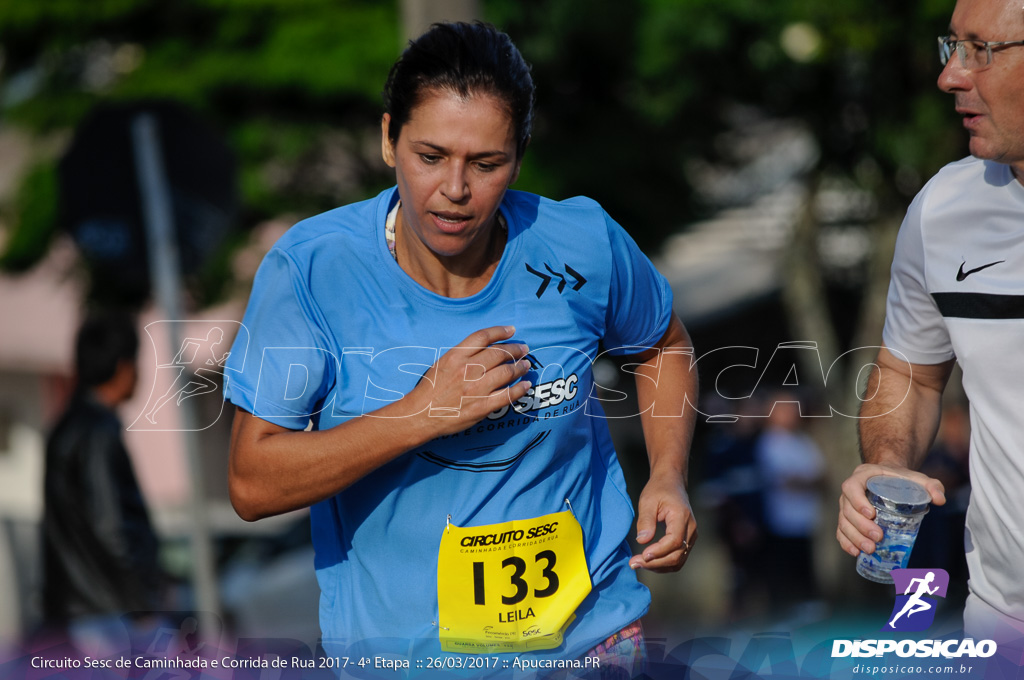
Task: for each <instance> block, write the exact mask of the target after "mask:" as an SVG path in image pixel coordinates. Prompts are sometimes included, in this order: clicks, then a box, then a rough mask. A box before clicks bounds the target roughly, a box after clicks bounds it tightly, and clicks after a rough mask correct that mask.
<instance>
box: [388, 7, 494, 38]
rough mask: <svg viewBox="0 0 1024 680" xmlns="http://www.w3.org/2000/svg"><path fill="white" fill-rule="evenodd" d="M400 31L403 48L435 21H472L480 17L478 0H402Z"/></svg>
mask: <svg viewBox="0 0 1024 680" xmlns="http://www.w3.org/2000/svg"><path fill="white" fill-rule="evenodd" d="M401 14H402V32H403V33H405V41H403V43H402V46H401V47H402V49H405V47H406V45H407V44H408V41H409V40H414V39H416V38H418V37H420V36H421V35H423V33H424V32H425V31H426V30H427V29H428V28H430V25H431V24H433V23H435V22H437V21H474V20H476V19H482V18H483V17H482V16H481V14H480V2H479V0H402V3H401Z"/></svg>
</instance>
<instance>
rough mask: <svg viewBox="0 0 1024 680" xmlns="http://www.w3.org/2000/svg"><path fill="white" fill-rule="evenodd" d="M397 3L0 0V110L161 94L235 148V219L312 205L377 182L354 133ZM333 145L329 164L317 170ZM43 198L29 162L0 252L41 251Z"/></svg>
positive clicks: (9, 117)
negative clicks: (337, 166) (328, 169)
mask: <svg viewBox="0 0 1024 680" xmlns="http://www.w3.org/2000/svg"><path fill="white" fill-rule="evenodd" d="M397 14H398V13H397V6H396V5H395V4H394V3H382V2H376V1H373V0H174V1H173V2H167V1H165V0H95V1H93V0H90V2H81V1H80V0H48V1H47V2H24V0H0V48H2V53H0V54H2V58H3V61H2V70H0V88H2V89H0V95H2V102H3V108H2V116H3V120H4V122H5V123H7V124H15V125H18V126H21V127H24V128H27V129H29V130H31V131H33V132H34V133H37V134H40V135H45V134H48V133H52V132H56V131H64V130H68V129H71V128H72V127H73V126H74V125H75V124H76V123H77V122H78V121H79V120H81V119H82V117H83V116H84V115H85V114H86V113H88V112H89V111H90V110H91V109H92V107H93V106H95V105H96V104H98V103H101V102H103V101H110V100H114V101H117V100H137V99H148V98H153V99H174V100H177V101H180V102H183V103H184V104H186V105H188V106H189V107H190V108H192V109H193V110H196V111H197V112H199V113H200V115H202V116H203V117H205V118H206V119H207V120H209V121H211V122H212V123H213V125H214V126H215V127H217V128H218V129H220V130H221V131H222V132H223V133H224V134H225V135H226V136H227V137H228V140H229V143H230V144H231V146H232V147H233V149H234V150H235V153H236V154H237V157H238V161H239V162H238V165H239V173H240V178H239V183H240V188H241V193H242V202H243V213H242V215H241V216H240V218H239V222H240V223H241V224H246V225H251V224H254V223H255V222H257V221H259V220H260V219H263V218H266V217H270V216H272V215H275V214H279V213H281V212H285V211H289V212H295V213H298V214H304V213H312V212H316V211H319V210H322V209H326V208H328V207H332V206H334V205H337V204H338V203H341V202H345V201H349V200H355V199H358V198H363V197H364V196H365V195H366V194H367V193H368V191H371V190H373V189H376V188H379V187H381V186H384V185H385V184H386V183H387V179H386V177H385V176H384V175H383V173H382V172H381V169H380V167H379V166H378V165H377V164H375V163H374V162H373V158H372V155H373V154H369V153H367V149H368V148H370V147H369V146H368V144H367V142H366V137H367V136H368V135H369V136H371V137H372V136H375V135H377V134H379V132H378V130H379V128H378V123H377V121H378V120H379V115H380V108H381V105H380V95H379V93H380V90H381V86H382V83H383V79H384V76H385V75H386V74H387V70H388V68H389V67H390V65H391V63H392V62H393V61H394V59H395V57H396V56H397V54H398V52H399V47H400V40H399V26H398V16H397ZM337 156H343V157H344V158H345V163H344V166H345V168H346V171H345V172H344V173H342V176H340V177H339V176H337V173H335V174H334V175H330V174H328V173H320V172H319V170H320V169H321V168H322V167H323V166H324V165H329V164H330V161H332V160H334V159H335V158H336V157H337ZM26 192H27V195H26ZM46 192H51V193H46ZM52 198H53V194H52V187H51V186H49V185H45V184H44V183H42V182H41V181H39V179H38V177H36V176H34V175H30V176H29V178H28V179H27V180H26V185H25V187H24V188H23V190H22V197H21V199H19V203H18V206H15V213H16V215H15V219H14V220H13V222H14V232H13V234H12V235H11V236H10V237H9V238H8V244H9V246H10V248H9V252H8V253H7V256H6V257H5V258H4V260H3V265H5V266H7V267H13V266H17V267H20V268H24V267H26V266H30V265H31V264H32V263H33V261H34V260H33V258H38V256H40V255H41V254H42V252H44V251H45V247H46V243H47V242H48V239H49V235H50V234H51V233H52V232H53V231H54V225H53V224H52V220H54V219H56V216H57V214H56V211H50V213H48V219H49V220H51V223H49V224H45V223H44V222H45V221H46V220H41V219H40V211H39V210H37V209H35V208H33V207H32V206H37V205H38V204H39V203H40V202H42V201H44V200H46V199H50V200H52ZM21 207H23V208H25V209H27V210H29V212H26V210H23V209H20V208H21ZM13 249H16V250H17V252H14V250H13ZM217 260H218V261H221V262H226V261H227V259H226V258H224V257H219V258H217ZM205 278H206V280H207V281H214V280H218V277H216V276H212V277H211V276H210V275H206V277H205ZM221 278H222V277H221ZM200 293H201V294H202V295H201V297H208V296H209V295H212V294H215V291H209V290H204V291H200Z"/></svg>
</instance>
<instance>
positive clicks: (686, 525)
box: [629, 473, 697, 573]
mask: <svg viewBox="0 0 1024 680" xmlns="http://www.w3.org/2000/svg"><path fill="white" fill-rule="evenodd" d="M659 523H663V524H664V525H665V535H664V536H662V537H661V539H659V540H658V541H657V542H656V543H650V542H651V540H652V539H653V538H654V533H655V530H656V529H657V526H658V524H659ZM636 529H637V535H636V541H637V543H639V544H640V545H641V546H643V550H642V552H641V554H639V555H634V556H633V558H632V559H631V560H630V561H629V566H630V567H631V568H632V569H641V568H642V569H649V570H651V571H655V572H659V573H665V572H672V571H679V570H680V569H681V568H682V567H683V565H684V564H686V558H687V557H688V556H689V554H690V550H691V549H692V548H693V544H694V543H695V542H696V541H697V521H696V520H695V519H694V518H693V511H692V509H691V508H690V499H689V497H688V496H687V494H686V487H685V486H684V485H683V480H682V478H681V477H679V476H673V475H655V474H653V473H652V474H651V479H650V481H648V482H647V485H646V486H645V487H644V490H643V492H641V494H640V503H639V506H638V511H637V522H636ZM648 543H650V545H647V544H648Z"/></svg>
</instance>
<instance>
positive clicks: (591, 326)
mask: <svg viewBox="0 0 1024 680" xmlns="http://www.w3.org/2000/svg"><path fill="white" fill-rule="evenodd" d="M397 198H398V196H397V192H396V190H395V189H389V190H387V191H385V192H383V193H381V194H380V195H379V196H377V197H376V198H373V199H370V200H367V201H363V202H361V203H357V204H354V205H350V206H346V207H342V208H338V209H336V210H332V211H330V212H327V213H324V214H322V215H318V216H316V217H313V218H311V219H308V220H305V221H303V222H300V223H299V224H297V225H295V226H294V227H292V228H291V229H290V230H289V231H288V233H287V234H285V235H284V237H282V238H281V240H280V241H278V243H277V244H276V245H275V246H274V248H273V249H272V250H271V251H270V252H269V253H268V254H267V256H266V259H265V260H264V261H263V263H262V265H261V266H260V269H259V272H258V273H257V275H256V280H255V282H254V284H253V290H252V296H251V299H250V300H249V305H248V308H247V310H246V313H245V318H244V321H243V329H242V332H241V333H240V335H239V336H238V338H237V339H236V341H235V346H234V348H233V351H232V353H231V356H230V359H229V365H228V367H227V368H228V371H227V373H226V375H227V376H228V379H227V381H226V383H225V389H224V393H225V398H226V399H228V400H229V401H231V402H232V403H234V404H236V405H237V406H240V407H241V408H243V409H245V410H247V411H250V412H252V413H254V414H256V415H257V416H259V417H260V418H263V419H265V420H267V421H269V422H272V423H276V424H278V425H281V426H284V427H288V428H293V429H303V428H305V427H306V426H307V424H308V423H309V422H310V421H312V427H313V428H314V429H321V430H322V429H327V428H331V427H334V426H336V425H338V424H340V423H343V422H345V421H346V420H348V419H350V418H353V417H358V416H360V415H361V414H364V413H370V412H372V411H375V410H376V409H378V408H380V407H381V406H383V405H385V404H386V403H388V402H390V401H393V400H395V399H397V398H399V397H401V396H402V395H404V394H406V393H407V392H409V391H410V390H411V389H412V388H413V387H414V386H415V385H416V382H417V380H419V378H420V376H422V374H423V373H424V372H425V371H426V369H427V368H428V367H430V366H431V365H432V364H433V363H434V362H435V361H436V360H437V358H438V357H439V356H440V355H441V354H443V353H444V351H446V348H449V347H452V346H454V345H456V344H458V343H459V342H461V341H462V340H463V339H464V338H465V337H466V336H468V335H469V334H470V333H472V332H474V331H477V330H479V329H481V328H486V327H489V326H498V325H512V326H515V328H516V336H515V338H514V340H515V341H521V342H524V343H526V344H527V345H529V347H530V350H531V352H530V359H531V361H532V363H533V366H534V368H533V370H532V371H531V373H530V374H529V375H528V376H527V379H528V380H530V381H531V382H532V383H533V385H534V386H533V388H531V392H530V394H529V395H528V396H527V398H525V399H523V400H521V401H520V402H518V403H517V404H516V405H515V406H514V407H513V408H506V409H503V410H502V411H501V412H495V413H492V414H491V415H490V416H488V417H487V418H485V419H484V420H482V421H481V422H479V423H477V424H476V425H473V426H472V427H468V428H466V429H465V430H463V431H460V432H457V433H455V434H452V435H448V436H445V437H441V438H439V439H436V440H434V441H431V442H429V443H427V444H426V445H424V446H422V447H420V448H418V449H416V450H413V451H410V452H408V453H406V454H405V455H403V456H401V457H399V458H398V459H396V460H394V461H392V462H390V463H388V464H386V465H384V466H382V467H381V468H379V469H377V470H375V471H374V472H372V473H371V474H369V475H367V476H366V477H364V478H363V479H361V480H359V481H358V482H356V483H355V484H353V485H352V486H351V487H349V488H348V489H346V490H344V491H342V492H340V493H338V494H337V495H335V496H333V497H332V498H329V499H327V500H325V501H322V502H320V503H318V504H316V505H315V506H313V508H312V509H311V513H312V523H313V543H314V546H315V549H316V571H317V578H318V580H319V583H320V589H321V604H320V626H321V630H322V634H323V644H324V648H325V650H326V651H327V653H328V655H329V656H349V657H353V658H354V657H355V655H357V654H364V655H365V654H372V653H384V652H391V653H394V654H398V655H402V656H406V657H410V656H412V657H413V658H416V657H415V656H414V655H431V656H433V655H438V654H440V644H439V641H438V632H437V628H436V621H437V620H438V611H437V578H438V574H437V563H438V546H439V543H440V538H441V533H442V531H443V529H444V528H445V525H446V522H447V521H448V517H449V516H450V517H451V522H452V523H453V524H455V525H457V526H462V527H467V526H477V525H483V524H492V523H497V522H504V521H508V520H511V519H526V518H533V517H539V516H541V515H545V514H548V513H554V512H560V511H563V510H565V509H566V503H565V501H566V500H568V501H569V502H570V503H571V506H572V510H573V512H574V514H575V515H576V517H577V519H578V520H579V522H580V524H581V526H582V528H583V536H584V550H585V554H586V558H587V564H588V567H589V570H590V574H591V581H592V583H593V590H592V591H591V593H590V595H588V596H587V598H586V599H585V600H584V601H583V603H582V604H581V605H580V607H579V608H578V609H577V611H576V619H575V621H574V622H573V623H572V624H571V625H570V627H569V628H568V629H567V630H566V634H565V641H564V643H563V646H562V647H560V648H558V649H556V650H551V651H550V652H538V654H551V655H555V656H558V657H561V658H572V657H575V656H578V655H581V654H584V653H585V652H586V651H587V650H588V649H590V648H592V647H593V646H594V645H596V644H598V643H600V642H602V641H604V640H605V639H606V638H607V637H608V636H610V635H611V634H613V633H615V632H616V631H618V630H619V629H621V628H622V627H623V626H625V625H627V624H629V623H631V622H632V621H634V620H636V619H637V618H639V617H640V616H642V615H643V614H644V613H645V612H646V611H647V609H648V607H649V604H650V595H649V593H648V591H647V589H646V588H645V587H644V586H643V585H641V584H640V583H639V582H638V581H637V579H636V576H635V574H634V573H633V571H632V570H631V569H630V568H629V565H628V560H629V557H630V551H629V546H628V544H627V543H626V536H627V533H628V532H629V531H630V528H631V526H632V521H633V512H632V504H631V502H630V499H629V497H628V495H627V493H626V486H625V482H624V480H623V476H622V470H621V469H620V467H619V464H618V461H617V459H616V455H615V451H614V449H613V447H612V442H611V439H610V437H609V433H608V427H607V422H606V420H605V419H604V418H603V417H602V416H603V412H602V410H601V408H600V404H599V403H598V401H597V400H596V398H593V397H592V395H591V392H592V390H593V378H592V373H591V366H592V363H593V361H594V359H595V358H596V357H597V356H598V355H599V354H600V353H601V352H602V351H609V352H610V353H612V354H632V353H636V352H638V351H641V349H643V348H645V347H649V346H651V345H653V344H654V343H655V342H657V341H658V340H659V339H660V338H661V336H662V335H663V334H664V332H665V330H666V329H667V328H668V324H669V320H670V317H671V313H672V312H671V310H672V295H671V291H670V290H669V287H668V283H667V282H666V280H665V279H664V278H663V277H662V276H661V275H660V274H659V273H658V272H657V271H656V270H655V269H654V267H653V265H652V264H651V263H650V261H649V260H648V259H647V258H646V257H645V256H644V255H643V254H642V253H641V252H640V250H639V248H638V247H637V246H636V244H635V243H634V242H633V241H632V239H630V237H629V236H628V235H627V234H626V233H625V231H624V230H623V229H622V228H621V227H620V226H619V225H618V224H616V223H615V222H614V221H613V220H612V219H611V218H610V217H609V216H608V215H607V214H606V213H605V212H604V211H603V210H602V209H601V207H600V206H599V205H598V204H597V203H595V202H594V201H592V200H589V199H586V198H574V199H570V200H567V201H563V202H555V201H551V200H547V199H544V198H541V197H538V196H535V195H532V194H527V193H523V192H517V191H509V192H507V193H506V196H505V199H504V201H503V203H502V206H501V210H502V213H503V214H504V216H505V218H506V221H507V224H508V241H507V244H506V246H505V251H504V253H503V255H502V259H501V262H500V264H499V265H498V267H497V269H496V270H495V272H494V275H493V277H492V279H491V281H490V282H489V283H488V284H487V286H486V287H484V289H483V290H481V291H480V292H479V293H477V294H476V295H473V296H471V297H468V298H458V299H452V298H446V297H442V296H439V295H436V294H434V293H432V292H430V291H428V290H426V289H424V288H423V287H421V286H420V285H419V284H417V283H416V282H415V281H413V280H412V279H411V278H410V277H409V276H408V275H407V274H406V273H405V272H404V271H403V270H402V269H401V268H400V267H399V265H398V263H397V262H396V261H395V260H394V258H393V257H392V256H391V254H390V253H389V251H388V248H387V244H386V241H385V236H384V224H385V220H386V217H387V214H388V211H389V209H390V208H391V207H393V206H394V204H395V202H396V201H397Z"/></svg>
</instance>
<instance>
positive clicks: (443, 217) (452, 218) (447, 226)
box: [430, 212, 469, 234]
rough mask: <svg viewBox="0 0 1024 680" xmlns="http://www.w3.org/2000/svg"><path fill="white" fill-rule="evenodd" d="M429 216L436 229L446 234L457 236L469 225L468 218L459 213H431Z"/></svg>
mask: <svg viewBox="0 0 1024 680" xmlns="http://www.w3.org/2000/svg"><path fill="white" fill-rule="evenodd" d="M430 216H431V217H432V218H433V219H434V224H435V225H437V228H438V229H439V230H441V231H442V232H444V233H446V234H457V233H459V232H460V231H462V230H463V229H464V228H465V227H466V225H467V224H469V216H468V215H462V214H459V213H449V212H432V213H430Z"/></svg>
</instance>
